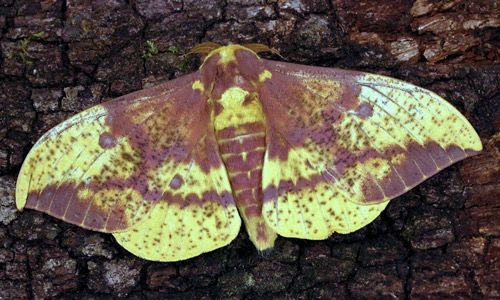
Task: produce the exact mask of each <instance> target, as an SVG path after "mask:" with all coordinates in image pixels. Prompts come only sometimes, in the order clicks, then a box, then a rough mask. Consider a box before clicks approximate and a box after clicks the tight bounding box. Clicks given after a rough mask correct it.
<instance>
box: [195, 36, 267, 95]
mask: <svg viewBox="0 0 500 300" xmlns="http://www.w3.org/2000/svg"><path fill="white" fill-rule="evenodd" d="M265 71H266V70H265V68H264V65H263V62H262V60H261V59H260V57H259V56H258V55H257V54H256V53H255V52H253V51H252V50H250V49H247V48H245V47H243V46H239V45H229V46H225V47H220V48H218V49H216V50H213V51H212V52H210V53H209V54H208V56H207V58H205V61H204V62H203V65H202V66H201V67H200V73H201V83H202V86H203V91H204V93H205V95H207V96H208V97H209V98H211V99H214V100H216V99H220V98H221V96H222V94H223V93H224V92H225V91H226V90H228V89H229V88H232V87H239V88H241V89H243V90H246V91H250V90H252V89H255V88H256V87H257V86H258V84H259V82H262V80H263V75H262V74H263V73H264V72H265ZM268 73H269V72H268Z"/></svg>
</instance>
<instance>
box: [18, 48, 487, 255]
mask: <svg viewBox="0 0 500 300" xmlns="http://www.w3.org/2000/svg"><path fill="white" fill-rule="evenodd" d="M269 50H270V49H269V48H267V47H266V46H263V45H259V44H248V45H234V44H233V45H227V46H220V45H218V44H214V43H205V44H201V45H199V46H197V47H195V48H194V49H193V51H192V52H195V53H202V54H204V55H206V56H205V59H204V60H203V64H202V65H201V67H200V68H199V70H198V71H196V72H194V73H192V74H189V75H186V76H183V77H180V78H177V79H175V80H171V81H168V82H166V83H164V84H161V85H159V86H156V87H153V88H149V89H145V90H141V91H138V92H134V93H132V94H129V95H125V96H122V97H119V98H117V99H115V100H112V101H109V102H106V103H102V104H100V105H97V106H94V107H92V108H90V109H87V110H85V111H83V112H81V113H79V114H77V115H75V116H73V117H72V118H70V119H68V120H66V121H64V122H62V123H61V124H59V125H57V126H56V127H54V128H53V129H51V130H50V131H49V132H47V133H46V134H45V135H43V136H42V138H40V140H39V141H38V142H37V143H36V144H35V145H34V146H33V148H32V150H31V151H30V152H29V154H28V156H27V158H26V160H25V162H24V163H23V166H22V168H21V170H20V173H19V178H18V180H17V186H16V205H17V208H18V209H23V208H25V207H26V208H31V209H36V210H38V211H42V212H45V213H47V214H49V215H51V216H54V217H56V218H59V219H62V220H64V221H66V222H69V223H72V224H75V225H78V226H81V227H83V228H86V229H90V230H95V231H100V232H107V233H112V234H113V235H114V237H115V238H116V241H117V242H118V243H119V244H120V245H122V246H123V247H124V248H125V249H127V250H128V251H130V252H132V253H133V254H135V255H136V256H139V257H142V258H144V259H148V260H154V261H178V260H183V259H187V258H190V257H194V256H197V255H199V254H201V253H204V252H207V251H211V250H214V249H217V248H220V247H223V246H225V245H227V244H229V243H230V242H231V241H232V240H233V239H234V238H235V237H236V236H237V234H238V232H239V230H240V226H241V220H242V219H243V222H244V224H245V227H246V231H247V232H248V236H249V238H250V240H251V241H252V243H253V244H254V245H255V247H256V248H257V249H258V250H265V249H268V248H272V247H273V245H274V242H275V240H276V237H277V235H281V236H284V237H293V238H301V239H310V240H322V239H326V238H328V237H329V236H330V235H331V234H332V233H334V232H337V233H341V234H347V233H350V232H353V231H356V230H358V229H360V228H362V227H363V226H365V225H367V224H369V223H370V222H372V221H373V220H374V219H375V218H376V217H377V216H378V215H379V214H380V213H381V212H382V211H383V210H384V208H385V207H386V206H387V204H388V203H389V200H390V199H393V198H394V197H397V196H399V195H401V194H403V193H405V192H406V191H408V190H410V189H411V188H413V187H415V186H416V185H418V184H419V183H421V182H422V181H424V180H425V179H427V178H429V177H430V176H432V175H433V174H435V173H437V172H438V171H440V170H442V169H443V168H445V167H447V166H449V165H451V164H453V163H455V162H457V161H459V160H461V159H464V158H465V157H468V156H471V155H474V154H476V153H478V152H479V151H481V149H482V145H481V141H480V139H479V137H478V135H477V133H476V132H475V131H474V129H473V127H472V126H471V125H470V124H469V122H468V121H467V120H466V119H465V117H464V116H463V115H462V114H460V113H459V112H458V111H457V110H456V109H455V108H454V107H453V106H452V105H451V104H449V103H448V102H446V101H445V100H444V99H442V98H441V97H439V96H438V95H436V94H434V93H433V92H431V91H429V90H426V89H423V88H419V87H417V86H414V85H412V84H409V83H406V82H402V81H399V80H397V79H393V78H389V77H385V76H380V75H374V74H369V73H363V72H353V71H346V70H340V69H333V68H322V67H312V66H304V65H298V64H292V63H286V62H278V61H271V60H266V59H262V58H260V57H259V53H260V52H262V51H269Z"/></svg>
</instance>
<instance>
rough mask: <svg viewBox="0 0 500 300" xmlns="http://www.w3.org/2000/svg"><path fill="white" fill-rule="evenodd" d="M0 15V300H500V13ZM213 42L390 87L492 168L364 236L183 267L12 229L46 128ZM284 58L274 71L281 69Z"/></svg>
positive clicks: (390, 7) (294, 7) (37, 6)
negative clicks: (416, 100)
mask: <svg viewBox="0 0 500 300" xmlns="http://www.w3.org/2000/svg"><path fill="white" fill-rule="evenodd" d="M129 2H130V3H127V2H124V1H120V0H115V1H62V0H42V1H30V0H20V1H14V0H1V1H0V41H1V58H0V105H1V112H0V299H26V298H40V299H41V298H49V297H65V298H66V297H69V296H74V297H75V298H88V299H96V298H101V297H130V298H143V297H158V298H159V297H168V298H174V299H181V298H182V299H183V298H190V299H192V298H199V299H210V298H225V297H232V298H252V299H253V298H254V296H255V295H257V296H258V297H261V298H270V297H273V298H285V299H288V298H290V299H306V298H307V299H309V298H317V299H329V298H339V299H341V298H350V297H355V298H398V299H405V298H406V299H408V298H437V297H450V298H471V297H472V298H482V297H487V298H498V297H500V286H499V285H500V284H499V280H498V278H500V259H499V257H500V238H499V236H500V199H499V198H500V197H499V195H500V180H499V178H500V150H499V145H500V134H499V129H500V114H499V106H500V93H499V90H500V67H499V64H498V63H499V61H500V53H499V46H500V32H499V27H500V20H499V17H498V16H499V15H500V11H499V7H500V4H499V2H498V1H496V0H482V1H481V0H473V1H468V0H450V1H437V0H416V1H411V0H383V1H369V0H361V1H350V0H332V1H326V0H311V1H306V0H290V1H278V0H267V1H266V0H260V1H245V0H213V1H195V0H184V1H181V0H177V1H167V0H163V1H162V0H153V1H146V0H132V1H129ZM202 41H213V42H219V43H227V42H230V41H231V42H234V43H236V42H237V43H248V42H260V43H264V44H267V45H270V46H271V47H273V48H276V49H277V50H279V51H280V52H281V54H282V55H283V57H285V58H286V59H287V60H288V61H291V62H299V63H304V64H310V65H322V66H330V67H342V68H350V69H357V70H364V71H370V72H376V73H380V74H387V75H390V76H393V77H397V78H401V79H404V80H407V81H410V82H413V83H415V84H417V85H420V86H423V87H425V88H428V89H431V90H433V91H435V92H437V93H438V94H440V95H442V96H444V97H445V98H446V99H448V100H449V101H450V102H451V103H452V104H453V105H454V106H455V107H457V108H458V109H459V110H460V111H462V112H463V113H464V114H465V116H466V117H467V118H468V119H469V120H470V121H471V122H472V124H473V125H474V127H475V128H476V129H477V130H478V132H479V133H480V135H481V138H482V140H483V142H484V144H485V151H484V153H483V154H481V155H478V156H476V157H473V158H470V159H467V160H466V161H464V162H462V163H459V164H457V165H455V166H452V167H450V168H448V169H446V170H444V171H442V172H441V173H440V174H438V175H437V176H434V177H433V178H431V179H429V180H428V181H426V182H425V183H423V184H422V185H420V186H419V187H417V188H415V189H414V190H412V191H410V192H409V193H407V194H405V195H403V196H401V197H399V198H397V199H395V200H393V201H392V202H391V204H390V205H389V207H388V208H387V209H386V210H385V212H384V213H382V215H381V216H380V217H379V218H378V219H377V220H376V221H375V222H373V223H372V224H371V225H369V226H368V227H366V228H364V229H362V230H360V231H358V232H356V233H353V234H350V235H333V236H332V237H331V238H329V239H328V240H325V241H316V242H315V241H303V240H294V239H285V238H280V239H279V240H278V242H277V246H276V248H275V249H274V250H273V251H272V252H271V253H269V254H267V255H262V254H259V253H257V252H256V251H255V249H254V247H253V245H252V244H251V243H250V241H249V240H248V239H247V237H246V234H245V233H244V231H242V232H241V233H240V235H239V237H238V238H237V239H236V240H235V241H234V242H233V243H231V245H230V246H228V247H225V248H222V249H220V250H217V251H214V252H212V253H208V254H204V255H201V256H199V257H197V258H194V259H190V260H187V261H183V262H178V263H153V262H147V261H142V260H140V259H137V258H135V257H133V256H132V255H131V254H129V253H127V252H126V251H125V250H123V249H122V248H120V246H118V245H117V243H116V242H115V241H114V240H113V238H112V237H111V236H110V235H106V234H99V233H94V232H90V231H85V230H82V229H79V228H77V227H75V226H71V225H68V224H65V223H63V222H60V221H58V220H55V219H53V218H51V217H48V216H46V215H43V214H40V213H37V212H35V211H30V210H26V211H24V212H22V213H21V212H16V211H15V208H14V187H15V176H16V174H17V172H18V170H19V167H20V165H21V163H22V161H23V158H24V157H25V156H26V154H27V151H28V150H29V149H30V147H31V146H32V145H33V143H34V142H35V141H36V140H37V139H38V138H39V137H40V136H41V134H43V133H44V132H45V131H47V130H48V129H50V128H51V127H52V126H53V125H55V124H57V123H58V122H60V121H62V120H64V119H66V118H67V117H69V116H71V115H73V114H74V113H76V112H78V111H81V110H83V109H85V108H87V107H89V106H92V105H94V104H96V103H99V102H101V101H105V100H107V99H109V98H112V97H115V96H119V95H122V94H125V93H128V92H131V91H134V90H138V89H141V88H144V87H147V86H151V85H153V84H156V83H159V82H161V81H163V80H167V79H170V78H173V77H176V76H180V75H182V74H185V73H188V72H191V71H193V70H195V69H196V67H197V63H198V62H197V59H196V58H194V57H182V56H180V54H182V53H186V52H187V51H189V49H190V48H191V47H192V46H194V45H195V44H197V43H199V42H202ZM275 59H279V58H277V57H275Z"/></svg>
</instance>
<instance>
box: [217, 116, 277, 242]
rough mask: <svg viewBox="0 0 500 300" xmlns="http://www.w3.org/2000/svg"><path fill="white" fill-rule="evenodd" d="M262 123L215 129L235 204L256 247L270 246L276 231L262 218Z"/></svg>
mask: <svg viewBox="0 0 500 300" xmlns="http://www.w3.org/2000/svg"><path fill="white" fill-rule="evenodd" d="M265 134H266V132H265V125H264V123H263V122H252V123H246V124H240V125H238V126H237V127H227V128H224V129H222V130H220V131H218V132H217V140H218V144H219V149H220V152H221V154H222V159H223V161H224V164H225V166H226V169H227V172H228V174H229V180H230V182H231V186H232V188H233V193H234V196H235V199H236V205H237V206H238V210H239V212H240V215H241V216H242V218H243V220H244V222H245V226H246V229H247V232H248V235H249V236H250V240H251V241H252V242H253V243H254V244H255V246H256V247H257V249H259V250H264V249H267V248H271V247H272V246H273V244H274V240H275V239H276V233H275V232H273V231H272V229H271V228H270V227H268V226H267V224H266V223H265V221H264V218H263V217H262V199H263V197H262V164H263V162H264V154H265V143H266V140H265V138H266V136H265Z"/></svg>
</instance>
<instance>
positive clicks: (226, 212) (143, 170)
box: [16, 73, 241, 261]
mask: <svg viewBox="0 0 500 300" xmlns="http://www.w3.org/2000/svg"><path fill="white" fill-rule="evenodd" d="M198 76H199V75H198V73H194V74H192V75H188V76H185V77H182V78H179V79H176V80H173V81H169V82H167V83H166V84H163V85H160V86H158V87H155V88H152V89H148V90H143V91H140V92H137V93H133V94H130V95H127V96H124V97H121V98H119V99H116V100H114V101H110V102H107V103H104V104H102V105H98V106H95V107H93V108H90V109H88V110H86V111H84V112H82V113H80V114H77V115H75V116H74V117H72V118H70V119H69V120H67V121H65V122H63V123H61V124H60V125H58V126H56V127H55V128H53V129H52V130H50V131H49V132H47V133H46V134H45V135H44V136H43V137H42V138H41V139H40V140H39V141H38V142H37V143H36V144H35V146H34V147H33V149H32V150H31V151H30V153H29V154H28V156H27V158H26V160H25V162H24V164H23V166H22V168H21V171H20V174H19V177H18V180H17V186H16V205H17V207H18V208H19V209H22V208H24V207H27V208H32V209H36V210H39V211H42V212H46V213H48V214H50V215H52V216H54V217H57V218H59V219H62V220H64V221H67V222H70V223H73V224H76V225H79V226H81V227H84V228H87V229H92V230H97V231H101V232H110V233H113V234H114V235H115V237H116V238H117V240H118V242H119V243H120V244H121V245H122V246H124V247H125V248H126V249H127V250H129V251H131V252H132V253H134V254H135V255H137V256H140V257H143V258H146V259H150V260H158V261H173V260H180V259H186V258H189V257H193V256H196V255H198V254H200V253H203V252H207V251H210V250H213V249H216V248H219V247H222V246H224V245H227V244H228V243H229V242H230V241H231V240H232V239H234V237H235V236H236V235H237V233H238V231H239V228H240V224H241V220H240V218H239V216H238V213H237V210H236V207H235V203H234V200H233V197H232V193H231V187H230V184H229V180H228V177H227V174H226V171H225V169H224V166H223V164H222V161H221V159H220V157H219V154H218V148H217V144H216V142H215V137H214V134H213V131H211V130H208V128H210V126H208V125H209V117H208V115H207V110H206V107H205V105H206V99H203V96H202V95H201V93H200V91H199V90H197V89H194V88H193V86H192V84H193V82H194V80H195V79H196V78H198Z"/></svg>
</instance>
